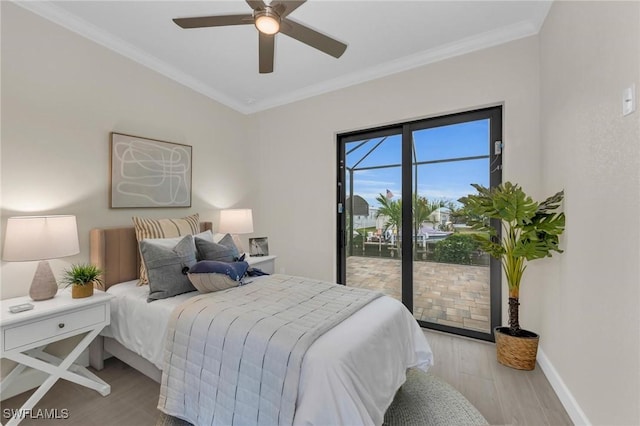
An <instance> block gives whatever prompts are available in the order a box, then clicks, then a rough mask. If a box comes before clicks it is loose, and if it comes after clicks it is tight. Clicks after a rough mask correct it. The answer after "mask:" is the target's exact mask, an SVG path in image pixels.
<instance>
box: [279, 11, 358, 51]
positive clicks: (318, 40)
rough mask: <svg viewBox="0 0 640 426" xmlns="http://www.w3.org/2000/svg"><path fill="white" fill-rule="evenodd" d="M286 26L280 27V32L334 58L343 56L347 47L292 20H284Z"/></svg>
mask: <svg viewBox="0 0 640 426" xmlns="http://www.w3.org/2000/svg"><path fill="white" fill-rule="evenodd" d="M282 22H283V24H284V25H281V26H280V32H281V33H283V34H286V35H288V36H289V37H292V38H295V39H296V40H298V41H301V42H303V43H304V44H307V45H309V46H311V47H315V48H316V49H318V50H321V51H323V52H324V53H326V54H327V55H331V56H333V57H334V58H339V57H340V56H342V54H343V53H344V51H345V50H347V45H346V44H344V43H342V42H339V41H338V40H335V39H333V38H331V37H329V36H326V35H324V34H322V33H319V32H318V31H316V30H312V29H311V28H309V27H307V26H304V25H302V24H299V23H297V22H296V21H294V20H292V19H284V20H283V21H282Z"/></svg>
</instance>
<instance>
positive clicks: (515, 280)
mask: <svg viewBox="0 0 640 426" xmlns="http://www.w3.org/2000/svg"><path fill="white" fill-rule="evenodd" d="M472 186H473V187H474V188H475V189H476V190H477V191H478V193H477V194H470V195H468V196H466V197H463V198H461V199H460V200H458V201H460V202H461V203H462V204H463V206H464V212H465V216H466V217H467V218H468V221H467V224H468V225H470V226H471V227H472V228H473V229H474V230H476V231H481V232H482V233H485V235H482V234H474V235H473V236H474V238H475V239H476V241H478V243H479V244H480V247H481V248H482V249H483V250H484V251H486V252H487V253H489V254H490V255H491V256H493V257H495V258H496V259H498V260H500V262H501V264H502V268H503V270H504V272H505V275H506V277H507V284H508V286H509V327H497V328H496V329H495V330H494V331H495V336H496V350H497V354H498V361H499V362H500V363H501V364H504V365H507V366H509V367H513V368H518V369H521V370H533V369H534V368H535V363H536V353H537V350H538V339H539V337H538V335H537V334H536V333H533V332H531V331H528V330H524V329H522V328H520V323H519V319H518V313H519V306H520V282H521V280H522V275H523V273H524V271H525V269H526V268H527V262H529V261H532V260H535V259H541V258H544V257H551V255H552V253H553V252H554V251H555V252H558V253H562V250H560V248H559V246H558V242H559V236H560V235H561V234H562V232H563V231H564V226H565V216H564V213H562V212H558V211H557V209H558V208H559V207H560V204H561V203H562V199H563V198H564V191H560V192H558V193H557V194H555V195H553V196H551V197H549V198H547V199H546V200H544V201H542V202H540V203H538V202H535V201H533V200H532V199H531V197H530V196H528V195H526V194H525V192H524V191H523V190H522V188H521V187H520V186H519V185H517V184H512V183H511V182H505V183H503V184H501V185H499V186H497V187H494V188H491V189H488V188H485V187H484V186H482V185H477V184H472ZM490 219H497V220H499V221H500V223H501V225H502V236H501V237H498V232H497V230H496V228H494V227H493V226H491V224H490ZM486 235H488V236H489V238H487V237H486Z"/></svg>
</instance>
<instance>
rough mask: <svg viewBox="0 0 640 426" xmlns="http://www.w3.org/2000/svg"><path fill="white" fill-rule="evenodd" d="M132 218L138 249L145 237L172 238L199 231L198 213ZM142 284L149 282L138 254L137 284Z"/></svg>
mask: <svg viewBox="0 0 640 426" xmlns="http://www.w3.org/2000/svg"><path fill="white" fill-rule="evenodd" d="M132 219H133V226H134V228H135V230H136V239H137V240H138V250H139V249H140V248H139V247H140V244H139V243H140V241H142V240H144V239H146V238H173V237H181V236H184V235H194V234H197V233H198V232H200V215H198V213H196V214H193V215H191V216H187V217H183V218H181V219H150V218H146V217H136V216H134V217H133V218H132ZM143 284H149V277H148V276H147V268H146V266H145V264H144V258H143V257H142V255H140V282H139V283H138V285H143Z"/></svg>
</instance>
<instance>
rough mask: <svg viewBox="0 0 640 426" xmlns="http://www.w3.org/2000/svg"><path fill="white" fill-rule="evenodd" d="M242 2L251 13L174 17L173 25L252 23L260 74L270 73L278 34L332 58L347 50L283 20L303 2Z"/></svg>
mask: <svg viewBox="0 0 640 426" xmlns="http://www.w3.org/2000/svg"><path fill="white" fill-rule="evenodd" d="M246 1H247V3H248V4H249V6H251V8H252V9H253V13H251V14H249V13H247V14H241V15H219V16H199V17H193V18H176V19H174V20H173V22H175V23H176V24H177V25H178V26H180V27H182V28H185V29H189V28H204V27H224V26H227V25H247V24H254V25H255V26H256V28H257V29H258V36H259V38H258V59H259V70H260V73H261V74H266V73H270V72H273V55H274V42H275V36H276V34H278V33H282V34H286V35H288V36H289V37H291V38H294V39H296V40H298V41H301V42H302V43H305V44H307V45H309V46H311V47H313V48H316V49H318V50H320V51H322V52H324V53H326V54H328V55H331V56H333V57H334V58H339V57H340V56H342V54H343V53H344V51H345V50H346V49H347V45H346V44H344V43H341V42H339V41H338V40H335V39H333V38H331V37H329V36H327V35H324V34H322V33H319V32H318V31H315V30H312V29H311V28H309V27H307V26H305V25H302V24H300V23H298V22H296V21H294V20H292V19H288V18H287V16H288V15H289V14H290V13H291V12H293V11H294V10H296V9H297V8H299V7H300V6H302V5H303V4H304V3H305V1H306V0H299V1H293V0H278V1H273V2H271V3H270V4H265V2H264V1H263V0H246Z"/></svg>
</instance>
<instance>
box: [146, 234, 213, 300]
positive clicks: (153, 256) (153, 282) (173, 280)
mask: <svg viewBox="0 0 640 426" xmlns="http://www.w3.org/2000/svg"><path fill="white" fill-rule="evenodd" d="M202 241H204V240H202ZM212 244H213V243H212ZM140 252H141V253H142V258H143V259H144V263H145V265H146V266H147V275H148V277H149V297H148V298H147V302H153V301H154V300H159V299H166V298H167V297H173V296H177V295H178V294H182V293H187V292H189V291H195V290H196V289H195V287H194V286H193V285H192V284H191V282H190V281H189V277H188V276H187V272H188V271H189V268H191V267H192V266H193V265H195V264H196V252H195V248H194V244H193V236H191V235H186V236H185V237H184V238H182V239H181V240H180V241H179V242H178V243H177V244H176V245H175V246H174V247H166V246H163V245H162V244H158V243H157V242H154V241H152V240H142V241H140Z"/></svg>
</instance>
